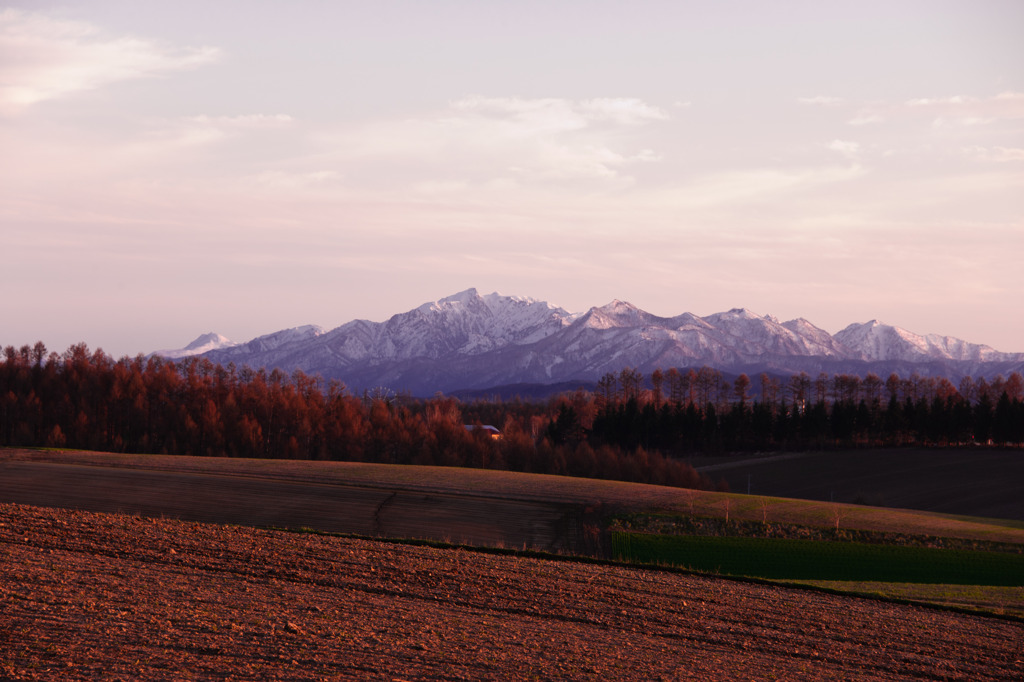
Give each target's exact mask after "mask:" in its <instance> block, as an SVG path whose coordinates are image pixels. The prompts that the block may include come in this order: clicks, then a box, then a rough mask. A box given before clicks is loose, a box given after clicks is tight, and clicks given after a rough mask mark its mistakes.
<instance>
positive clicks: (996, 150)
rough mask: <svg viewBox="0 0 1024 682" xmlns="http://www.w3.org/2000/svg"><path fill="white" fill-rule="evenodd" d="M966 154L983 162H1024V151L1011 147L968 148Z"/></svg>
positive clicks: (965, 150)
mask: <svg viewBox="0 0 1024 682" xmlns="http://www.w3.org/2000/svg"><path fill="white" fill-rule="evenodd" d="M964 152H965V153H967V154H970V155H971V156H974V157H976V158H978V159H981V160H983V161H995V162H997V163H1005V162H1008V161H1024V149H1016V148H1010V147H967V148H965V149H964Z"/></svg>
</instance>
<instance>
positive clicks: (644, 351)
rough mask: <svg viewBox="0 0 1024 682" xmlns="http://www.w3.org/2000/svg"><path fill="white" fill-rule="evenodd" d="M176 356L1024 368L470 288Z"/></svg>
mask: <svg viewBox="0 0 1024 682" xmlns="http://www.w3.org/2000/svg"><path fill="white" fill-rule="evenodd" d="M154 354H155V355H161V356H164V357H167V358H170V359H177V358H183V357H188V356H194V355H201V356H203V357H206V358H209V359H210V360H211V361H213V362H215V363H219V364H225V365H226V364H228V363H232V362H233V363H235V365H236V366H239V367H241V366H245V365H247V366H249V367H253V368H259V367H265V368H267V369H272V368H279V369H282V370H284V371H288V372H291V371H293V370H295V369H299V370H302V371H303V372H305V373H307V374H318V375H321V376H323V377H324V378H325V379H338V380H341V381H343V382H344V383H345V384H346V385H347V386H348V387H349V388H350V389H351V390H353V391H362V390H363V389H368V388H375V387H386V388H388V389H391V390H394V391H400V392H401V391H405V392H409V393H410V394H412V395H414V396H429V395H433V394H435V393H436V392H439V391H440V392H444V393H452V392H456V391H460V390H481V389H489V388H494V387H501V386H509V385H555V384H558V385H562V384H567V383H571V382H580V383H592V382H594V381H596V380H597V379H599V378H600V377H601V376H603V375H604V374H606V373H608V372H618V371H619V370H621V369H623V368H625V367H632V368H635V369H637V370H639V371H641V372H643V373H645V374H649V373H650V372H652V371H653V370H654V369H658V368H660V369H663V370H665V369H668V368H670V367H678V368H685V367H701V366H703V365H707V366H711V367H714V368H716V369H719V370H721V371H723V372H726V373H733V374H738V373H740V372H746V373H748V374H751V375H753V374H755V373H758V374H759V373H761V372H768V373H770V374H784V375H785V374H793V373H798V372H802V371H803V372H808V373H811V374H815V375H816V374H817V373H818V372H821V371H824V372H828V373H838V372H845V373H856V374H861V375H863V374H866V373H867V372H875V373H876V374H878V375H879V376H883V377H884V376H887V375H888V374H890V373H892V372H896V373H898V374H900V375H901V376H909V375H910V374H911V373H913V372H917V373H918V374H920V375H922V376H945V377H948V378H951V379H958V378H959V377H961V376H964V375H968V374H969V375H971V376H986V377H991V376H995V375H997V374H1004V375H1005V374H1008V373H1009V372H1013V371H1024V353H1001V352H999V351H996V350H993V349H992V348H991V347H989V346H985V345H980V344H974V343H968V342H966V341H963V340H961V339H956V338H953V337H949V336H939V335H935V334H928V335H925V336H921V335H918V334H914V333H912V332H908V331H906V330H904V329H900V328H899V327H894V326H891V325H887V324H882V323H881V322H878V321H877V320H871V321H870V322H865V323H856V324H851V325H850V326H848V327H846V328H845V329H843V330H842V331H840V332H837V333H836V334H829V333H828V332H826V331H825V330H823V329H820V328H819V327H816V326H814V325H813V324H811V323H810V322H808V321H807V320H805V319H802V318H800V319H796V320H790V321H788V322H780V321H779V320H778V319H776V318H774V317H772V316H770V315H765V316H761V315H757V314H755V313H752V312H751V311H749V310H746V309H744V308H734V309H732V310H730V311H728V312H723V313H716V314H714V315H708V316H707V317H698V316H697V315H693V314H691V313H683V314H681V315H677V316H675V317H659V316H656V315H652V314H650V313H648V312H645V311H643V310H640V309H639V308H637V307H636V306H634V305H632V304H630V303H626V302H623V301H617V300H616V301H612V302H611V303H609V304H607V305H604V306H601V307H594V308H591V309H590V310H588V311H587V312H585V313H570V312H567V311H565V310H563V309H562V308H559V307H557V306H553V305H551V304H549V303H546V302H543V301H538V300H534V299H531V298H523V297H518V296H503V295H500V294H497V293H492V294H486V295H480V294H479V293H478V292H477V291H476V289H467V290H466V291H463V292H460V293H458V294H455V295H453V296H448V297H447V298H442V299H440V300H438V301H433V302H429V303H424V304H423V305H421V306H419V307H418V308H415V309H413V310H410V311H408V312H405V313H400V314H397V315H394V316H392V317H391V318H389V319H388V320H386V321H384V322H370V321H368V320H353V321H351V322H348V323H346V324H343V325H341V326H340V327H338V328H336V329H332V330H330V331H327V330H325V329H323V328H321V327H318V326H315V325H307V326H303V327H296V328H294V329H285V330H281V331H278V332H274V333H272V334H268V335H266V336H260V337H258V338H255V339H253V340H251V341H248V342H246V343H234V342H232V341H230V340H229V339H227V338H225V337H223V336H220V335H219V334H214V333H211V334H205V335H203V336H200V337H199V338H197V339H196V340H195V341H193V342H192V343H191V344H189V345H188V346H186V347H185V348H183V349H179V350H167V351H157V352H156V353H154Z"/></svg>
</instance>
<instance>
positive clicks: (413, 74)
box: [0, 0, 1024, 357]
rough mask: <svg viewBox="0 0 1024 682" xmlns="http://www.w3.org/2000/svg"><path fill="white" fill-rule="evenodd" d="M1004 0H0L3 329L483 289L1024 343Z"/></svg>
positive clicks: (115, 351)
mask: <svg viewBox="0 0 1024 682" xmlns="http://www.w3.org/2000/svg"><path fill="white" fill-rule="evenodd" d="M1022 29H1024V3H1022V2H1019V1H1018V0H1008V1H1004V2H1000V1H985V0H982V1H971V2H966V1H964V2H947V1H943V0H921V1H913V0H908V1H903V2H900V1H893V0H887V1H885V2H874V1H872V0H866V1H863V2H857V3H834V2H820V1H814V2H802V1H801V2H797V1H792V2H785V1H783V2H773V3H764V2H740V1H729V0H726V1H723V2H685V1H680V0H677V1H665V2H660V1H648V0H631V1H630V2H612V1H608V0H587V1H577V0H567V1H563V2H557V1H554V0H546V1H544V2H535V1H533V0H516V1H515V2H511V1H510V2H501V1H490V2H486V1H474V2H470V1H452V0H434V1H431V2H422V1H403V2H394V1H389V0H380V1H378V2H362V1H359V2H349V1H346V0H340V1H335V2H328V1H326V0H323V1H315V0H292V1H290V2H283V1H282V2H269V1H256V0H244V1H241V0H239V1H231V0H218V1H216V2H211V1H210V0H203V1H202V2H197V1H195V0H176V1H175V2H173V3H169V2H154V1H150V0H116V1H115V0H87V1H76V2H70V1H65V2H49V1H47V0H39V1H35V2H17V1H14V2H8V1H5V0H0V159H2V160H0V265H2V267H0V345H4V346H6V345H14V346H21V345H23V344H34V343H35V342H36V341H39V340H41V341H43V342H44V343H45V344H46V345H47V347H48V348H49V349H50V350H52V351H57V352H62V351H63V350H65V349H66V348H67V347H68V346H70V345H72V344H74V343H79V342H83V343H86V344H87V345H88V346H89V347H90V349H96V348H101V349H103V350H104V351H105V352H106V353H108V354H109V355H111V356H113V357H123V356H134V355H136V354H138V353H148V352H150V351H153V350H157V349H170V348H181V347H184V346H185V345H186V344H188V343H189V342H190V341H191V340H192V339H194V338H195V337H197V336H199V335H200V334H203V333H206V332H211V331H213V332H217V333H220V334H223V335H225V336H227V337H228V338H230V339H232V340H234V341H238V342H244V341H248V340H250V339H252V338H254V337H256V336H259V335H262V334H268V333H271V332H274V331H277V330H280V329H285V328H289V327H295V326H299V325H303V324H317V325H320V326H322V327H324V328H326V329H331V328H334V327H336V326H339V325H341V324H343V323H345V322H348V321H350V320H352V319H358V318H362V319H369V320H374V321H382V320H385V319H387V318H388V317H390V316H391V315H393V314H396V313H400V312H405V311H407V310H410V309H412V308H415V307H416V306H418V305H420V304H422V303H425V302H428V301H433V300H436V299H439V298H442V297H445V296H448V295H451V294H454V293H456V292H459V291H462V290H465V289H468V288H470V287H475V288H476V289H478V290H479V292H480V293H481V294H485V293H490V292H492V291H497V292H500V293H502V294H506V295H515V296H526V297H531V298H534V299H538V300H543V301H548V302H550V303H552V304H555V305H558V306H561V307H563V308H565V309H566V310H568V311H570V312H582V311H585V310H587V309H589V308H590V307H591V306H599V305H604V304H606V303H608V302H610V301H612V300H614V299H619V300H624V301H629V302H631V303H633V304H634V305H636V306H638V307H640V308H642V309H644V310H647V311H648V312H651V313H654V314H657V315H663V316H671V315H676V314H680V313H683V312H691V313H694V314H697V315H702V316H703V315H709V314H712V313H716V312H721V311H724V310H729V309H731V308H737V307H744V308H748V309H750V310H752V311H754V312H756V313H758V314H761V315H766V314H770V315H774V316H775V317H778V318H779V319H781V320H789V319H793V318H798V317H803V318H806V319H807V320H809V321H810V322H812V323H813V324H816V325H817V326H819V327H821V328H823V329H825V330H826V331H828V332H830V333H835V332H837V331H839V330H840V329H842V328H843V327H845V326H847V325H848V324H851V323H855V322H866V321H868V320H871V319H878V320H880V321H882V322H885V323H888V324H893V325H896V326H899V327H902V328H904V329H908V330H910V331H913V332H915V333H919V334H928V333H936V334H942V335H949V336H955V337H959V338H962V339H966V340H968V341H971V342H975V343H985V344H988V345H990V346H992V347H994V348H996V349H997V350H1002V351H1007V352H1024V303H1022V301H1024V299H1022V296H1021V292H1022V291H1024V266H1022V259H1024V40H1021V38H1020V36H1021V31H1022Z"/></svg>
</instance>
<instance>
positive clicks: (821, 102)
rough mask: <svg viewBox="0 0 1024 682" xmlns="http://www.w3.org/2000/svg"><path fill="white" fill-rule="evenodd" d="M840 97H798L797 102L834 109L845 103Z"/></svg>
mask: <svg viewBox="0 0 1024 682" xmlns="http://www.w3.org/2000/svg"><path fill="white" fill-rule="evenodd" d="M845 101H846V100H844V99H843V98H842V97H829V96H827V95H818V96H817V97H799V98H797V102H799V103H800V104H814V105H817V106H823V107H834V106H838V105H840V104H842V103H843V102H845Z"/></svg>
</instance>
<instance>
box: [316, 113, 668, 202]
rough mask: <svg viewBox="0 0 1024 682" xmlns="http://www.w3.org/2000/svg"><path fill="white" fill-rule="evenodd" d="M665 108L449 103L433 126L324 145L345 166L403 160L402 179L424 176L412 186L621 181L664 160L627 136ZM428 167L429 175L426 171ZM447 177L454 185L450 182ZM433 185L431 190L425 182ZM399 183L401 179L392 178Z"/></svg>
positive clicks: (392, 128) (375, 131)
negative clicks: (629, 171)
mask: <svg viewBox="0 0 1024 682" xmlns="http://www.w3.org/2000/svg"><path fill="white" fill-rule="evenodd" d="M668 118H669V116H668V114H667V113H666V112H665V111H664V110H663V109H661V108H660V107H657V106H654V105H652V104H649V103H647V102H644V101H642V100H640V99H636V98H594V99H583V100H571V99H565V98H554V97H549V98H533V99H529V98H520V97H484V96H480V95H472V96H468V97H464V98H461V99H458V100H454V101H452V102H450V103H449V105H448V108H447V110H445V111H441V112H438V113H437V115H436V116H435V117H433V118H429V117H428V118H417V119H407V120H402V121H386V122H378V123H375V124H373V125H372V126H365V127H363V128H361V129H357V130H349V131H345V132H343V133H341V134H339V135H336V136H334V139H333V140H330V139H327V140H325V142H328V143H331V142H333V144H334V145H335V147H336V149H337V153H338V154H339V155H340V156H341V157H342V158H343V159H345V160H347V161H349V162H351V161H352V160H354V159H363V160H364V161H365V162H366V163H367V164H368V165H372V163H373V161H374V160H375V159H381V160H384V159H388V158H390V159H391V160H394V159H395V158H398V159H401V160H402V169H403V170H402V172H403V173H412V172H419V173H420V175H419V177H417V178H414V179H413V180H412V182H413V183H414V184H415V186H417V187H421V188H422V187H427V188H433V187H435V185H433V184H430V183H437V182H440V183H442V185H440V186H447V185H445V184H444V183H449V182H452V181H458V182H462V181H464V180H465V179H466V178H467V177H472V178H474V180H473V182H472V183H471V184H472V185H474V186H481V185H484V184H487V183H493V182H495V181H507V180H509V179H510V178H514V179H515V182H516V183H517V184H518V183H521V182H530V181H543V180H572V179H578V180H588V179H589V180H595V179H603V180H616V181H622V182H629V181H630V178H628V177H626V176H623V175H622V169H623V168H624V167H625V166H628V165H631V164H636V163H649V162H653V161H657V160H659V158H660V157H659V155H658V154H657V153H656V152H655V151H654V150H652V149H650V148H649V147H647V146H644V145H642V144H639V143H635V144H634V145H633V148H632V149H630V148H629V146H630V141H629V140H630V138H629V137H628V134H627V131H636V130H638V129H640V128H642V127H643V126H644V125H645V124H648V123H651V122H656V121H664V120H667V119H668ZM421 166H422V169H419V167H421ZM446 176H447V177H446ZM427 177H429V182H428V183H426V184H425V179H426V178H427ZM392 178H394V176H392Z"/></svg>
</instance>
